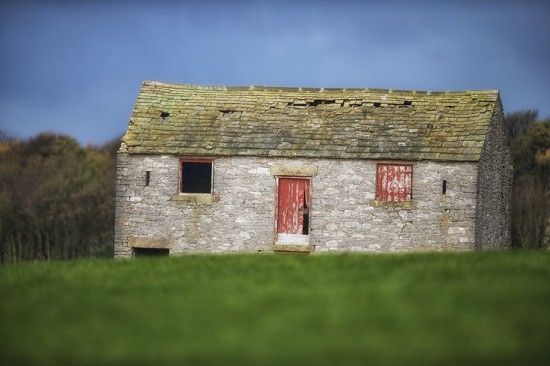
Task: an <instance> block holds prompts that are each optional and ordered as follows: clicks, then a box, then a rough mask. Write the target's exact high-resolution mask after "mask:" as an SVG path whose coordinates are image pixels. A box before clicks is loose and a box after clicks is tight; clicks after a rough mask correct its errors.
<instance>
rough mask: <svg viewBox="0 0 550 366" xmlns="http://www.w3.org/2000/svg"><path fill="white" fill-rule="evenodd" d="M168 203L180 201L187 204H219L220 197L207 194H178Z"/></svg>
mask: <svg viewBox="0 0 550 366" xmlns="http://www.w3.org/2000/svg"><path fill="white" fill-rule="evenodd" d="M170 201H180V202H187V203H217V202H220V196H219V195H217V194H208V193H179V194H174V195H172V197H170Z"/></svg>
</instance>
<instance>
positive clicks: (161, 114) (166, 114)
mask: <svg viewBox="0 0 550 366" xmlns="http://www.w3.org/2000/svg"><path fill="white" fill-rule="evenodd" d="M168 116H170V113H168V112H160V117H161V118H166V117H168Z"/></svg>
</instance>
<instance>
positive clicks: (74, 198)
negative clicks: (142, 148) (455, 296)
mask: <svg viewBox="0 0 550 366" xmlns="http://www.w3.org/2000/svg"><path fill="white" fill-rule="evenodd" d="M505 122H506V129H507V133H508V138H509V141H510V146H511V150H512V156H513V161H514V183H513V184H514V189H513V210H512V226H513V227H512V238H513V247H514V248H529V249H535V248H545V247H550V209H549V207H550V120H539V119H538V112H537V111H534V110H528V111H520V112H515V113H510V114H508V115H506V117H505ZM118 146H119V139H115V140H112V141H110V142H108V143H106V144H105V145H103V146H86V147H82V146H80V144H79V143H78V142H77V141H76V140H75V139H73V138H71V137H69V136H65V135H59V134H54V133H41V134H39V135H37V136H35V137H33V138H30V139H27V140H18V139H14V138H10V136H8V135H7V134H6V133H5V132H4V131H1V130H0V262H18V261H28V260H54V259H71V258H79V257H111V256H112V255H113V239H114V224H115V185H116V151H117V149H118Z"/></svg>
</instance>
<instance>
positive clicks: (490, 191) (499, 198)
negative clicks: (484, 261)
mask: <svg viewBox="0 0 550 366" xmlns="http://www.w3.org/2000/svg"><path fill="white" fill-rule="evenodd" d="M488 129H489V130H488V132H487V137H486V139H485V144H484V146H483V150H482V151H481V157H480V160H479V175H478V185H479V190H478V196H477V201H478V206H477V212H476V247H477V248H479V249H495V248H509V247H510V246H511V245H512V231H511V230H512V180H513V166H512V154H511V151H510V146H509V143H508V140H507V137H506V131H505V129H504V116H503V111H502V104H501V102H500V99H499V100H498V101H497V103H496V107H495V111H494V112H493V117H492V119H491V123H490V124H489V128H488Z"/></svg>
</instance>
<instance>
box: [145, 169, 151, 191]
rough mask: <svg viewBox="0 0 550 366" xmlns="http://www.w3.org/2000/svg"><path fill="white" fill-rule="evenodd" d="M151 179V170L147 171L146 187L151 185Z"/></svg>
mask: <svg viewBox="0 0 550 366" xmlns="http://www.w3.org/2000/svg"><path fill="white" fill-rule="evenodd" d="M150 181H151V172H150V171H146V172H145V187H149V182H150Z"/></svg>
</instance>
